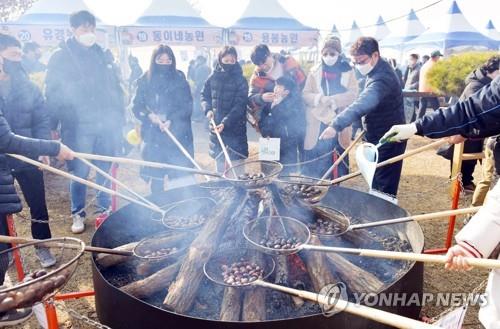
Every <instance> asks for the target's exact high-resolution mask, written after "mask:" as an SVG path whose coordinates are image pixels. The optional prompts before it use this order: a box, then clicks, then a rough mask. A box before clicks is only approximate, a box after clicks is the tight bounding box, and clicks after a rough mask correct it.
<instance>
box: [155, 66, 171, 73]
mask: <svg viewBox="0 0 500 329" xmlns="http://www.w3.org/2000/svg"><path fill="white" fill-rule="evenodd" d="M156 68H157V70H158V73H159V74H168V73H170V72H171V71H172V65H171V64H163V65H161V64H156Z"/></svg>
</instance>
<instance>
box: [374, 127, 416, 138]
mask: <svg viewBox="0 0 500 329" xmlns="http://www.w3.org/2000/svg"><path fill="white" fill-rule="evenodd" d="M416 133H417V126H416V125H415V124H414V123H410V124H406V125H395V126H392V127H391V129H389V131H388V132H386V133H385V134H384V136H383V137H382V138H381V139H382V140H384V139H387V141H389V142H401V141H402V140H406V139H408V138H410V137H412V136H413V135H415V134H416ZM393 134H395V135H394V136H391V135H393Z"/></svg>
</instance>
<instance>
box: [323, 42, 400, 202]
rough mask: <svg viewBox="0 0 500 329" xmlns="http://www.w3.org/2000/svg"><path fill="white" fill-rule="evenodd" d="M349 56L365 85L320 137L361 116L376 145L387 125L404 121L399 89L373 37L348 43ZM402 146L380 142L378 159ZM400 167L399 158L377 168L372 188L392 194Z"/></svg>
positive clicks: (335, 132) (382, 159)
mask: <svg viewBox="0 0 500 329" xmlns="http://www.w3.org/2000/svg"><path fill="white" fill-rule="evenodd" d="M351 55H352V58H353V61H354V63H355V65H356V68H357V70H358V71H359V72H360V73H361V74H363V75H365V76H366V83H365V88H364V89H363V91H362V92H361V93H360V94H359V95H358V97H357V98H356V100H355V101H354V102H353V103H352V104H351V105H349V106H348V107H347V108H346V109H345V110H344V111H342V112H341V113H340V114H338V115H337V116H335V118H334V119H333V120H332V122H331V123H330V124H329V125H328V127H327V128H326V129H325V130H324V131H323V132H322V134H321V136H320V139H330V138H334V137H335V136H336V135H337V132H340V131H342V130H344V129H345V128H346V127H348V126H350V125H351V124H352V122H353V121H354V120H356V119H359V118H364V127H365V130H366V135H365V139H366V140H367V141H368V142H369V143H372V144H377V143H378V142H379V140H380V138H381V137H382V136H383V135H384V133H385V132H386V131H387V130H388V129H389V128H390V127H391V126H393V125H397V124H401V123H404V122H405V116H404V110H403V94H402V90H401V87H400V85H399V82H398V77H397V76H396V73H394V70H393V69H392V67H391V65H390V64H389V63H387V62H386V61H384V60H383V59H382V58H380V51H379V47H378V42H377V40H375V39H374V38H371V37H360V38H359V39H358V40H356V42H355V43H354V44H353V45H352V47H351ZM405 148H406V144H405V143H387V144H384V145H382V146H381V147H379V149H378V151H379V158H378V161H379V162H382V161H384V160H387V159H389V158H392V157H395V156H397V155H400V154H403V153H404V151H405ZM401 169H402V162H401V161H399V162H397V163H394V164H391V165H388V166H384V167H383V168H379V169H377V171H376V172H375V177H374V179H373V184H372V188H373V189H375V190H378V191H380V192H383V193H386V194H390V195H396V194H397V192H398V186H399V179H400V177H401Z"/></svg>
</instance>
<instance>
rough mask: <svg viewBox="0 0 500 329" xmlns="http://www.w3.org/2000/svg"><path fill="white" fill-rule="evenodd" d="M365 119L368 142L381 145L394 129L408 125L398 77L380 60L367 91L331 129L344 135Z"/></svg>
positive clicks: (367, 78)
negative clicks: (387, 133)
mask: <svg viewBox="0 0 500 329" xmlns="http://www.w3.org/2000/svg"><path fill="white" fill-rule="evenodd" d="M362 117H364V123H365V129H366V140H367V141H369V142H370V143H374V144H377V143H378V141H379V140H380V138H381V137H382V136H383V135H384V134H385V133H386V132H387V131H388V130H389V129H390V128H391V127H392V126H393V125H397V124H403V123H405V116H404V111H403V94H402V90H401V86H400V85H399V81H398V77H397V76H396V73H395V72H394V70H393V68H392V67H391V65H389V63H387V62H386V61H385V60H383V59H379V61H378V62H377V64H376V65H375V67H374V68H373V69H372V70H371V72H370V73H368V75H367V77H366V83H365V89H364V90H363V91H362V92H361V93H360V94H359V96H358V98H357V99H356V100H355V101H354V102H353V103H352V104H351V105H349V106H348V107H347V108H346V109H345V110H344V111H342V113H340V114H339V115H337V116H336V117H335V119H334V120H333V122H332V123H331V126H332V127H333V128H335V130H336V131H342V130H343V129H344V128H346V127H348V126H350V125H351V124H352V123H353V122H354V121H355V120H357V119H360V118H362Z"/></svg>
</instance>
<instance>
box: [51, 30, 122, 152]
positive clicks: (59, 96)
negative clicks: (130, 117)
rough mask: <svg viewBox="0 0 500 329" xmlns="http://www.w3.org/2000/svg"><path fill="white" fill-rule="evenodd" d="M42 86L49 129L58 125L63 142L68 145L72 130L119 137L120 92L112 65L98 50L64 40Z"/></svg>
mask: <svg viewBox="0 0 500 329" xmlns="http://www.w3.org/2000/svg"><path fill="white" fill-rule="evenodd" d="M45 85H46V87H45V96H46V98H47V109H48V111H49V113H50V116H51V128H52V129H56V128H57V125H58V123H59V122H60V123H61V133H62V137H63V142H65V143H71V142H70V141H69V139H71V138H75V136H74V135H73V133H74V131H75V128H76V127H79V128H81V130H82V131H87V130H93V131H98V132H108V133H109V132H115V133H116V134H118V135H120V137H121V128H122V127H123V124H124V109H125V106H124V97H123V90H122V89H121V86H120V82H119V79H118V77H117V76H116V72H115V70H114V65H113V63H112V62H111V61H110V59H109V58H108V57H107V56H106V54H105V53H104V51H103V49H102V48H101V47H100V46H98V45H97V44H96V45H93V46H92V47H90V48H86V47H84V46H82V45H81V44H79V43H78V41H76V40H75V39H74V38H70V39H68V40H67V41H66V42H65V43H63V44H62V48H61V49H59V50H58V51H56V52H55V53H54V54H53V55H52V57H51V58H50V61H49V64H48V66H47V76H46V79H45ZM113 137H116V136H113ZM65 139H66V140H67V141H65Z"/></svg>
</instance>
